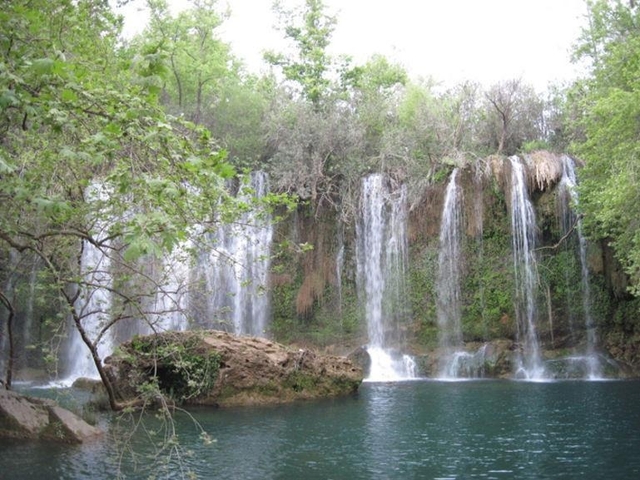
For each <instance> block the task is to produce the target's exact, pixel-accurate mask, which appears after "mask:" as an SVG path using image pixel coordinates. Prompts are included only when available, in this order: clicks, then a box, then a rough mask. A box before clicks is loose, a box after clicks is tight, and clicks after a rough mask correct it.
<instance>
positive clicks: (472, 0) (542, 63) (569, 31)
mask: <svg viewBox="0 0 640 480" xmlns="http://www.w3.org/2000/svg"><path fill="white" fill-rule="evenodd" d="M303 2H304V0H287V2H286V4H287V5H290V4H298V5H300V4H302V3H303ZM324 2H325V5H327V7H328V12H329V13H330V14H336V15H337V18H338V24H337V27H336V30H335V32H334V35H333V37H332V47H331V51H332V53H333V54H347V55H351V56H353V58H354V60H355V61H356V62H357V63H364V62H365V61H366V60H367V59H368V58H369V57H370V56H371V55H373V54H375V53H380V54H383V55H385V56H386V57H387V58H388V59H390V60H393V61H396V62H398V63H400V64H401V65H403V66H404V67H405V68H406V69H407V71H408V72H409V74H410V76H411V77H413V78H417V77H420V76H425V77H426V76H432V77H433V78H434V79H435V80H437V81H440V82H443V83H444V84H446V85H450V84H454V83H457V82H459V81H462V80H476V81H479V82H481V83H483V84H485V85H489V84H491V83H494V82H497V81H500V80H506V79H512V78H517V77H522V78H523V80H524V81H525V82H527V83H530V84H532V85H533V86H534V87H536V88H537V89H539V90H542V89H544V88H545V87H547V86H548V84H549V83H550V82H561V81H563V80H567V79H571V78H573V77H575V75H576V70H577V67H575V66H574V65H572V64H571V63H570V48H571V46H572V44H573V43H574V42H575V41H576V40H577V38H578V35H579V32H580V27H581V25H583V23H584V15H585V12H586V7H585V1H584V0H324ZM171 3H173V4H176V5H180V4H185V3H186V2H185V1H184V0H182V1H181V0H172V2H171ZM218 3H219V5H220V6H221V7H224V6H225V5H227V4H228V5H229V7H230V8H231V17H230V18H229V20H227V22H225V24H224V25H223V27H222V29H221V32H220V35H221V37H222V38H223V40H225V41H228V42H230V43H231V45H232V50H233V53H234V54H235V55H236V56H238V57H240V58H242V59H244V61H245V63H246V65H247V67H248V69H249V70H251V71H253V72H256V73H258V72H260V70H261V69H262V68H263V64H262V52H263V51H264V50H265V49H274V50H276V51H282V49H283V47H282V45H283V44H282V39H281V37H282V35H281V34H280V33H279V32H277V31H275V30H274V28H273V26H274V24H275V18H274V16H273V14H272V11H271V5H272V0H218ZM130 18H131V16H130ZM129 25H135V26H138V27H139V25H140V18H137V19H132V20H131V22H129ZM129 28H131V27H129Z"/></svg>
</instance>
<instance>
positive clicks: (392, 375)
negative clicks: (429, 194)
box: [356, 174, 415, 381]
mask: <svg viewBox="0 0 640 480" xmlns="http://www.w3.org/2000/svg"><path fill="white" fill-rule="evenodd" d="M360 214H361V218H360V219H359V222H358V223H357V225H356V242H357V243H356V248H357V260H358V261H357V267H358V269H357V273H358V285H359V290H360V292H361V295H362V297H363V303H364V306H365V315H366V321H367V333H368V336H369V344H368V346H367V352H368V354H369V357H370V359H371V366H370V371H369V376H368V377H367V380H368V381H394V380H402V379H409V378H414V377H415V362H414V361H413V359H412V358H411V357H410V356H408V355H406V354H402V353H401V352H400V350H399V347H400V346H401V335H400V321H401V320H403V318H402V317H403V316H404V315H403V313H404V311H405V307H404V305H405V304H406V300H405V299H404V293H405V283H404V282H405V271H406V264H407V239H406V225H407V215H406V188H405V187H404V186H401V187H399V188H397V189H392V188H391V185H390V182H389V180H388V179H387V178H386V177H384V176H383V175H381V174H373V175H370V176H368V177H365V178H364V179H363V180H362V200H361V205H360Z"/></svg>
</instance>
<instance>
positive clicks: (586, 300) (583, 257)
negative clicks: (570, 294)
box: [559, 155, 602, 380]
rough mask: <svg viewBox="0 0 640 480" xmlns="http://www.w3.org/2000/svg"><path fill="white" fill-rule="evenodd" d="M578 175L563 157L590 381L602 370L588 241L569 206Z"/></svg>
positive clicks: (566, 220)
mask: <svg viewBox="0 0 640 480" xmlns="http://www.w3.org/2000/svg"><path fill="white" fill-rule="evenodd" d="M576 185H577V181H576V172H575V164H574V161H573V159H572V158H571V157H568V156H566V155H565V156H563V157H562V179H561V180H560V184H559V188H560V197H561V199H562V200H563V203H564V205H563V208H562V210H563V212H562V213H563V219H562V220H563V221H562V226H563V234H565V235H566V234H568V233H569V232H570V229H571V228H574V229H575V231H576V234H577V237H578V247H579V248H578V249H579V256H580V274H581V290H582V291H581V293H582V309H583V314H584V326H585V330H586V332H587V343H586V349H585V352H584V357H573V358H582V359H583V363H584V364H585V369H586V377H587V378H588V379H590V380H597V379H601V378H602V368H601V365H600V361H599V357H598V354H597V352H596V345H597V343H598V338H597V333H596V326H595V323H594V321H593V315H592V309H591V287H590V284H589V267H588V264H587V240H586V238H585V237H584V235H583V234H582V222H581V221H580V218H579V217H577V216H576V215H575V214H574V213H573V211H572V210H571V205H566V204H567V203H569V202H570V201H571V202H573V203H574V204H577V203H578V192H577V190H576Z"/></svg>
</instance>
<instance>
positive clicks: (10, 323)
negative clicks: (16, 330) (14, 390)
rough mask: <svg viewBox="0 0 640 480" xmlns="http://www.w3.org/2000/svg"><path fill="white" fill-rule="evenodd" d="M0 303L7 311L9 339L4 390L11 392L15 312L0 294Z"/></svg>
mask: <svg viewBox="0 0 640 480" xmlns="http://www.w3.org/2000/svg"><path fill="white" fill-rule="evenodd" d="M0 302H2V304H3V305H4V306H5V308H6V309H7V310H8V311H9V316H8V317H7V336H8V337H9V359H8V361H7V370H6V372H5V379H4V388H5V389H7V390H11V381H12V377H13V358H14V356H15V345H14V342H13V319H14V317H15V314H16V311H15V309H14V308H13V304H12V303H11V301H10V300H9V299H8V298H7V297H6V296H5V295H4V294H3V293H2V292H0Z"/></svg>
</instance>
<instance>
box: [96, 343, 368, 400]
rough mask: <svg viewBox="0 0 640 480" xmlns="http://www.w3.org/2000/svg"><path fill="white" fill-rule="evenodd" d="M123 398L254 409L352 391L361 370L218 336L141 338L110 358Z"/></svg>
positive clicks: (342, 361) (334, 359)
mask: <svg viewBox="0 0 640 480" xmlns="http://www.w3.org/2000/svg"><path fill="white" fill-rule="evenodd" d="M106 364H107V371H108V374H109V376H110V377H111V378H112V380H113V382H114V384H115V386H116V390H117V391H118V392H120V394H121V395H122V397H123V398H122V400H124V401H131V400H134V399H135V398H136V397H139V396H140V395H145V394H149V393H151V394H153V393H152V391H153V389H154V386H156V385H157V386H158V387H159V390H160V392H161V393H163V394H165V395H167V396H169V397H172V398H173V400H175V401H176V402H178V403H182V404H191V405H216V406H231V405H255V404H264V403H281V402H289V401H292V400H297V399H312V398H320V397H332V396H339V395H345V394H350V393H353V392H355V391H357V389H358V387H359V385H360V383H361V382H362V379H363V372H362V369H361V368H360V367H358V366H356V365H354V364H353V363H352V362H351V361H350V360H348V359H347V358H345V357H338V356H332V355H320V354H318V353H316V352H314V351H312V350H308V349H298V348H289V347H286V346H284V345H281V344H278V343H275V342H272V341H270V340H266V339H263V338H254V337H237V336H234V335H231V334H228V333H226V332H221V331H204V332H166V333H162V334H156V335H149V336H144V337H136V338H134V339H133V340H131V341H130V342H127V343H125V344H123V345H121V346H120V348H119V352H118V354H116V355H114V356H112V357H110V358H109V359H107V361H106Z"/></svg>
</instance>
